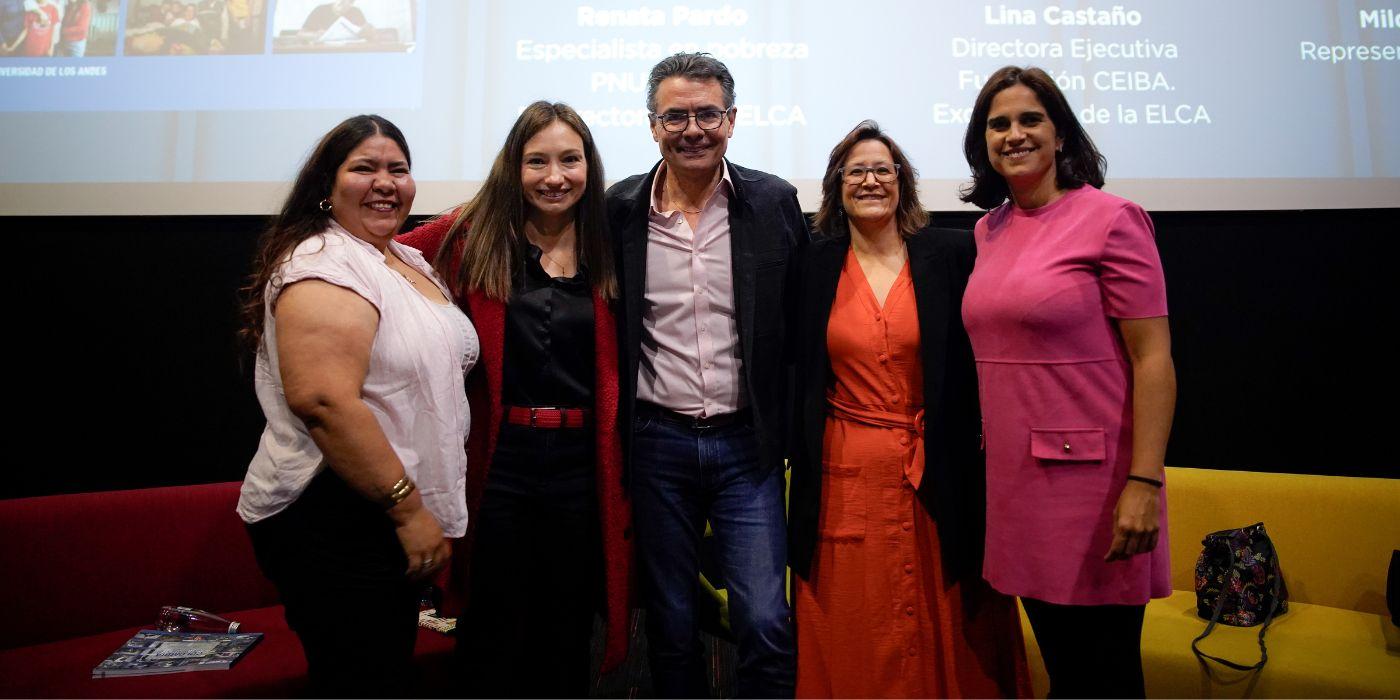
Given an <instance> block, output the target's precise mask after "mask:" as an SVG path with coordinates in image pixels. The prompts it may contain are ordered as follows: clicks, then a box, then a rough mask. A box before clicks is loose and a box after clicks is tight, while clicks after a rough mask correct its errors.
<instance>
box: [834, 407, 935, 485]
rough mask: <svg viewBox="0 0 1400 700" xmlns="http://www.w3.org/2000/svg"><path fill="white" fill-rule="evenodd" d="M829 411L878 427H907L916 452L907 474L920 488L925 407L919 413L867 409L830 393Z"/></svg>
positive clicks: (920, 408)
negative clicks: (912, 434) (911, 435)
mask: <svg viewBox="0 0 1400 700" xmlns="http://www.w3.org/2000/svg"><path fill="white" fill-rule="evenodd" d="M826 408H827V414H828V415H830V416H833V417H835V418H838V419H840V420H848V421H851V422H853V423H860V424H862V425H870V426H875V427H877V428H894V429H896V430H908V431H909V432H911V433H914V436H913V438H912V439H913V441H914V450H913V454H912V455H911V456H910V457H909V459H908V460H907V461H905V463H904V477H905V478H906V479H908V480H909V483H910V484H912V485H913V486H914V488H915V489H916V490H917V489H918V488H919V484H920V483H921V482H922V481H923V478H924V409H923V407H922V406H920V407H919V410H918V412H917V413H914V414H912V415H911V414H908V413H895V412H893V411H882V410H880V409H878V408H868V407H866V406H858V405H856V404H853V403H850V402H847V401H842V400H841V399H838V398H836V397H834V396H832V395H830V394H827V397H826Z"/></svg>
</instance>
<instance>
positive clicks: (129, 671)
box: [92, 630, 262, 678]
mask: <svg viewBox="0 0 1400 700" xmlns="http://www.w3.org/2000/svg"><path fill="white" fill-rule="evenodd" d="M261 639H262V633H261V632H239V633H234V634H222V633H218V632H161V631H158V630H141V631H140V632H137V633H136V635H135V636H133V637H132V638H131V639H129V640H127V642H126V643H125V644H123V645H122V646H121V648H120V649H118V650H116V651H114V652H112V655H111V656H108V657H107V658H106V660H104V661H103V662H102V663H100V664H98V665H97V667H96V668H93V669H92V677H93V678H110V677H114V676H151V675H155V674H158V673H182V672H184V671H217V670H223V669H227V668H229V667H231V666H233V664H234V663H236V662H237V661H238V660H239V659H240V658H243V655H244V654H247V653H248V650H249V649H252V648H253V645H255V644H257V643H258V641H259V640H261Z"/></svg>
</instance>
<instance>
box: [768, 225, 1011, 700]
mask: <svg viewBox="0 0 1400 700" xmlns="http://www.w3.org/2000/svg"><path fill="white" fill-rule="evenodd" d="M826 339H827V349H828V352H829V354H830V358H831V370H832V378H831V383H830V384H829V385H828V387H827V409H828V410H827V419H826V430H825V436H824V442H823V446H822V476H821V478H822V487H821V515H820V520H819V523H818V536H819V539H818V542H817V550H816V556H815V558H814V560H813V563H812V571H811V576H810V578H809V579H808V580H806V581H804V580H802V579H800V578H799V579H797V585H796V590H795V592H794V593H795V597H794V604H795V607H796V614H797V697H799V698H808V697H811V698H816V697H824V698H855V697H868V698H876V697H890V698H929V697H1028V696H1029V695H1030V685H1029V680H1028V676H1027V673H1026V664H1025V649H1024V647H1023V646H1022V641H1021V631H1020V630H1021V627H1020V621H1019V619H1018V617H1017V613H1016V608H1015V601H1014V600H1013V599H1012V598H1009V597H1006V596H1002V595H1000V594H998V593H996V592H995V591H993V590H991V588H990V587H989V586H987V585H986V583H985V582H983V581H982V580H981V579H980V578H978V579H974V580H972V581H964V582H960V583H954V584H951V585H950V584H948V583H946V582H945V581H944V578H943V565H942V561H941V559H940V557H939V544H938V527H937V525H936V523H935V522H934V520H933V518H932V517H931V516H929V514H928V512H927V511H926V510H925V509H924V508H923V506H922V505H920V503H919V500H918V497H917V495H916V494H915V489H916V488H917V485H918V484H919V483H920V482H921V479H922V471H923V449H922V437H921V435H920V431H919V429H918V426H919V425H920V423H921V422H922V419H923V416H922V409H923V367H922V364H921V363H920V360H919V323H918V314H917V309H916V306H915V300H914V286H913V280H912V278H911V277H910V273H909V265H908V263H906V264H905V266H904V269H903V270H902V271H900V273H899V277H898V278H897V279H896V280H895V282H894V285H893V286H892V287H891V288H890V291H889V294H888V296H887V297H886V299H885V302H884V306H883V308H882V307H881V306H880V304H879V303H878V302H877V301H876V299H875V295H874V293H873V292H872V291H871V288H870V285H869V283H868V282H867V281H866V278H865V274H864V272H862V270H861V267H860V264H859V263H858V262H857V261H856V258H855V254H854V252H851V253H848V254H847V257H846V263H845V266H844V267H843V269H842V271H841V278H840V281H839V283H838V284H837V288H836V300H835V302H834V303H833V304H832V307H831V316H830V320H829V323H828V325H827V337H826Z"/></svg>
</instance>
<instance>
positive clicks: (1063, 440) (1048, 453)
mask: <svg viewBox="0 0 1400 700" xmlns="http://www.w3.org/2000/svg"><path fill="white" fill-rule="evenodd" d="M1031 456H1032V457H1035V458H1036V459H1038V460H1040V461H1042V462H1048V463H1049V464H1047V465H1046V466H1052V465H1054V464H1061V463H1077V462H1102V461H1103V459H1104V432H1103V428H1031Z"/></svg>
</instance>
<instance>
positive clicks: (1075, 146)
mask: <svg viewBox="0 0 1400 700" xmlns="http://www.w3.org/2000/svg"><path fill="white" fill-rule="evenodd" d="M1013 85H1025V86H1026V87H1028V88H1030V89H1031V91H1032V92H1034V93H1035V96H1036V99H1038V100H1040V104H1042V105H1044V106H1045V115H1046V116H1048V117H1050V123H1052V124H1054V125H1055V135H1056V136H1058V137H1060V138H1062V139H1064V148H1062V149H1061V150H1060V152H1059V153H1057V154H1056V155H1055V184H1056V185H1058V186H1059V187H1060V189H1062V190H1073V189H1078V188H1080V187H1082V186H1084V185H1093V186H1094V187H1103V182H1104V177H1103V174H1104V171H1105V170H1107V169H1108V160H1107V159H1106V158H1104V157H1103V154H1102V153H1099V149H1098V148H1097V147H1096V146H1094V140H1093V139H1091V138H1089V133H1088V132H1086V131H1085V130H1084V127H1083V126H1082V125H1080V123H1079V119H1078V118H1076V117H1075V116H1074V110H1073V109H1071V108H1070V106H1069V101H1068V100H1066V99H1065V94H1064V93H1063V92H1060V87H1059V86H1058V85H1056V84H1055V80H1054V79H1053V78H1051V77H1050V76H1049V75H1047V74H1046V73H1045V71H1043V70H1041V69H1039V68H1035V67H1033V66H1027V67H1025V68H1019V67H1017V66H1006V67H1005V68H1002V69H1000V70H998V71H997V72H995V73H993V74H992V77H990V78H988V79H987V84H986V85H983V86H982V92H980V93H978V94H977V101H976V102H975V103H973V105H972V119H971V121H969V122H968V123H967V135H966V136H964V137H963V155H965V156H966V157H967V165H968V167H969V168H971V169H972V182H970V183H967V184H966V185H963V186H962V187H961V188H959V190H958V195H959V197H960V198H961V199H962V201H964V202H971V203H972V204H976V205H977V206H979V207H982V208H983V209H992V208H994V207H996V206H999V205H1000V204H1001V203H1002V202H1004V201H1006V198H1007V197H1010V196H1011V189H1010V188H1009V187H1008V186H1007V184H1006V179H1005V178H1003V177H1002V176H1001V173H998V172H997V171H996V168H993V167H992V161H991V159H990V158H988V157H987V114H988V113H990V112H991V111H992V100H993V99H994V98H995V97H996V96H997V93H1000V92H1001V91H1002V90H1005V89H1007V88H1009V87H1011V86H1013Z"/></svg>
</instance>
